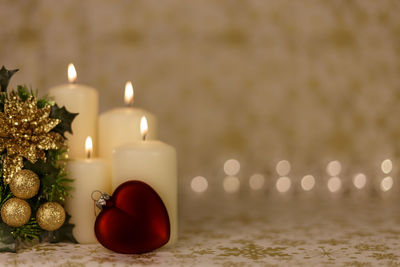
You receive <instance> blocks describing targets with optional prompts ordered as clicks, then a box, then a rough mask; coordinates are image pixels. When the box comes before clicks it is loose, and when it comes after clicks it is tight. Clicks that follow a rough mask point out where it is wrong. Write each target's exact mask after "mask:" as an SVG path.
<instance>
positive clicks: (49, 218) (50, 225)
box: [36, 202, 65, 231]
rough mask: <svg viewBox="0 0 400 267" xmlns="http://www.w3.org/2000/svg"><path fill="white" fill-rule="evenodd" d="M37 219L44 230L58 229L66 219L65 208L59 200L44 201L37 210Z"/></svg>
mask: <svg viewBox="0 0 400 267" xmlns="http://www.w3.org/2000/svg"><path fill="white" fill-rule="evenodd" d="M36 220H37V222H38V224H39V226H40V228H42V229H44V230H47V231H54V230H57V229H58V228H60V227H61V226H62V225H63V223H64V221H65V210H64V208H63V207H62V206H61V205H60V204H58V203H57V202H47V203H44V204H43V205H41V206H40V208H39V209H38V211H37V212H36Z"/></svg>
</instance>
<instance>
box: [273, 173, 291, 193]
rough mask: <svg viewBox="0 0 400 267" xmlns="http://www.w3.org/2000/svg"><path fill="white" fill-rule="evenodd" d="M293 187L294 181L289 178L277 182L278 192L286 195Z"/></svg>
mask: <svg viewBox="0 0 400 267" xmlns="http://www.w3.org/2000/svg"><path fill="white" fill-rule="evenodd" d="M291 186H292V181H291V180H290V178H289V177H286V176H284V177H279V178H278V180H277V181H276V190H278V192H280V193H285V192H287V191H289V189H290V187H291Z"/></svg>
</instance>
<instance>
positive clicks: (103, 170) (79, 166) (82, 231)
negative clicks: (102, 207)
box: [66, 137, 111, 244]
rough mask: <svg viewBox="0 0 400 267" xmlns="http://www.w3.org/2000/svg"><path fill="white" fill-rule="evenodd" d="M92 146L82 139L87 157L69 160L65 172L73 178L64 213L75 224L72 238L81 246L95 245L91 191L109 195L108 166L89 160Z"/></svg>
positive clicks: (94, 218) (95, 160)
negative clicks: (66, 213) (67, 214)
mask: <svg viewBox="0 0 400 267" xmlns="http://www.w3.org/2000/svg"><path fill="white" fill-rule="evenodd" d="M92 146H93V145H92V140H91V138H90V137H88V138H87V140H86V151H87V158H86V159H76V160H71V161H69V162H68V165H67V171H68V173H69V175H70V177H71V178H72V179H74V181H73V183H72V186H73V188H74V189H73V191H72V192H71V197H70V198H68V199H67V201H66V210H67V212H68V213H69V214H70V215H71V223H73V224H74V225H75V227H74V228H73V230H72V233H73V235H74V237H75V239H76V240H77V241H78V242H79V243H82V244H90V243H97V239H96V236H95V234H94V223H95V220H96V216H95V211H96V209H97V208H95V205H94V201H93V199H92V198H91V195H92V193H93V191H95V190H99V191H101V192H105V193H107V194H110V193H111V190H110V189H111V179H110V177H108V174H109V170H108V169H107V168H108V164H107V163H106V162H105V161H103V160H100V159H93V158H90V157H91V153H92ZM97 212H99V210H97Z"/></svg>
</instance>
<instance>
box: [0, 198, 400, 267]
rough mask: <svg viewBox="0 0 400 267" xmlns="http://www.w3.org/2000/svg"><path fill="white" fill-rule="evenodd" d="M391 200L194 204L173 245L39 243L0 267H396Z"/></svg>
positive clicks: (397, 233)
mask: <svg viewBox="0 0 400 267" xmlns="http://www.w3.org/2000/svg"><path fill="white" fill-rule="evenodd" d="M396 203H397V200H390V199H386V200H382V199H364V200H363V199H346V200H339V199H332V200H329V201H319V200H316V199H300V200H286V201H282V200H279V201H276V200H275V201H273V200H268V201H267V200H265V199H262V198H258V200H250V201H249V200H247V201H243V200H241V199H240V198H237V199H228V200H226V199H225V200H223V201H211V200H205V199H199V200H194V201H191V204H186V206H184V207H181V209H180V212H181V214H180V219H181V220H180V238H179V242H178V243H177V244H176V245H175V246H173V247H169V248H161V249H159V250H157V251H154V252H151V253H147V254H143V255H121V254H116V253H113V252H111V251H109V250H106V249H104V248H103V247H101V246H100V245H98V244H92V245H80V244H68V243H59V244H39V245H36V246H33V247H31V248H27V249H23V250H21V251H19V252H18V253H1V254H0V265H2V266H35V267H36V266H40V265H42V266H60V267H61V266H65V267H66V266H132V265H138V266H142V265H143V266H153V265H168V266H329V265H332V266H378V265H383V266H400V216H399V215H400V213H399V209H400V208H399V207H398V205H396Z"/></svg>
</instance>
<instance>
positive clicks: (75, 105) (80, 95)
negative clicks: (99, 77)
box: [49, 64, 99, 158]
mask: <svg viewBox="0 0 400 267" xmlns="http://www.w3.org/2000/svg"><path fill="white" fill-rule="evenodd" d="M76 77H77V75H76V71H75V67H74V65H72V64H69V66H68V80H69V82H70V83H69V84H63V85H59V86H56V87H53V88H51V89H50V90H49V94H50V96H52V97H54V100H55V101H56V103H57V104H58V105H59V106H60V107H62V106H65V107H66V108H67V110H68V111H69V112H73V113H79V115H78V116H77V117H76V118H75V119H74V121H73V122H72V132H73V134H72V135H71V134H69V133H66V137H67V140H68V147H69V153H68V154H69V156H70V157H71V158H84V157H85V150H84V149H83V147H82V144H84V142H85V139H86V137H87V136H91V137H92V138H93V141H94V143H95V144H97V116H98V109H99V107H98V105H99V96H98V93H97V90H96V89H94V88H92V87H89V86H86V85H82V84H76V83H74V82H75V81H76ZM94 153H95V154H96V149H94Z"/></svg>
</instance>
